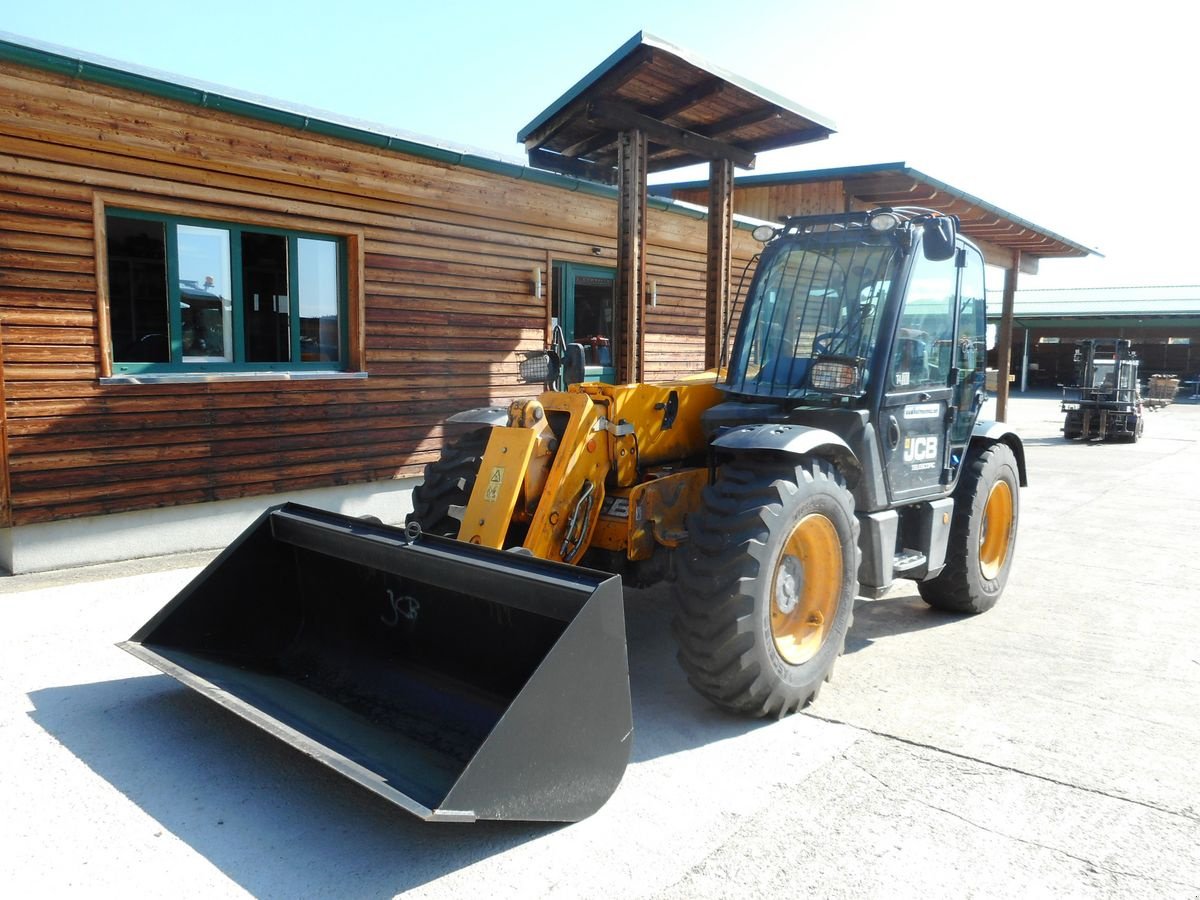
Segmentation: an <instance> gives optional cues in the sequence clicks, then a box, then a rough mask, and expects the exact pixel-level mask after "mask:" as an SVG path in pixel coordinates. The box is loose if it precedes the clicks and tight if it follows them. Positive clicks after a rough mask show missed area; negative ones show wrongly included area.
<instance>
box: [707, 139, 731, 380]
mask: <svg viewBox="0 0 1200 900" xmlns="http://www.w3.org/2000/svg"><path fill="white" fill-rule="evenodd" d="M708 171H709V175H708V274H707V284H706V287H707V290H706V291H705V306H704V368H706V369H715V368H716V367H717V366H719V365H720V364H721V355H722V353H721V351H722V349H723V346H724V343H725V340H726V336H725V323H726V321H727V320H728V319H729V304H730V302H731V301H730V297H729V277H730V270H731V268H732V258H733V249H732V247H733V161H732V160H728V159H714V160H713V161H712V162H711V163H709V168H708Z"/></svg>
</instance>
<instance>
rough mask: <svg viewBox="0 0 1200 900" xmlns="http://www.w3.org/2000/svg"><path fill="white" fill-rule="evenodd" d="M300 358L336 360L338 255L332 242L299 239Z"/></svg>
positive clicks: (310, 360)
mask: <svg viewBox="0 0 1200 900" xmlns="http://www.w3.org/2000/svg"><path fill="white" fill-rule="evenodd" d="M296 245H297V246H296V256H297V263H298V267H299V276H298V277H299V281H300V285H299V288H300V298H299V300H300V359H301V360H303V361H304V362H317V361H320V360H326V361H336V360H337V359H338V355H339V354H338V258H337V245H336V244H335V243H334V242H333V241H319V240H313V239H311V238H299V239H298V240H297V241H296Z"/></svg>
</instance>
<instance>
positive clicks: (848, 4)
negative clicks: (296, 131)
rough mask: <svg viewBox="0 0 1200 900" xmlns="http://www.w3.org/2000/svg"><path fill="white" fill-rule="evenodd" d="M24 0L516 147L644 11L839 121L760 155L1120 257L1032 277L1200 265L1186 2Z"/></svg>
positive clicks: (25, 23) (165, 64)
mask: <svg viewBox="0 0 1200 900" xmlns="http://www.w3.org/2000/svg"><path fill="white" fill-rule="evenodd" d="M6 5H7V6H8V8H7V9H6V10H5V13H4V16H3V18H2V19H0V30H3V31H7V32H10V33H13V34H16V35H21V36H25V37H30V38H35V39H38V40H42V41H48V42H51V43H56V44H60V45H63V46H66V47H71V48H75V49H79V50H84V51H87V52H90V53H96V54H101V55H104V56H109V57H112V58H114V59H119V60H123V61H127V62H131V63H135V64H137V65H141V66H149V67H153V68H157V69H163V70H166V71H168V72H174V73H178V74H181V75H187V76H190V77H193V78H199V79H203V80H205V81H210V82H214V83H217V84H222V85H229V86H232V87H235V88H238V89H241V90H243V91H252V92H255V93H259V94H263V95H266V96H268V97H273V98H278V99H281V100H288V101H292V102H295V103H302V104H305V105H308V106H313V107H317V108H321V109H327V110H331V111H333V112H336V113H339V114H342V115H349V116H357V117H360V118H363V119H368V120H371V121H374V122H379V123H382V124H386V125H391V126H395V127H398V128H402V129H404V130H407V131H410V132H415V133H417V134H422V135H427V136H429V137H430V138H433V139H435V140H438V141H440V142H445V143H452V144H456V145H463V146H468V147H476V148H480V149H484V150H488V151H490V152H492V153H496V154H501V155H505V156H508V157H510V158H513V159H515V160H520V159H521V158H522V155H521V148H520V146H519V145H518V144H517V143H516V133H517V130H518V129H519V128H521V127H522V126H523V125H525V124H526V123H527V122H529V121H530V120H531V119H532V118H533V117H534V116H535V115H536V114H537V113H539V112H541V111H542V110H543V109H545V108H546V107H547V106H548V105H549V104H550V103H551V102H552V101H553V100H555V99H556V98H557V97H558V96H559V95H560V94H561V93H563V92H564V91H565V90H566V89H567V88H568V87H570V86H571V85H572V84H573V83H574V82H575V81H576V80H578V79H579V78H580V77H581V76H583V75H584V74H585V73H586V72H588V71H589V70H590V69H591V68H592V67H593V66H595V65H596V64H597V63H599V62H600V61H601V60H603V59H604V58H605V57H606V56H608V55H609V54H610V53H611V52H612V51H613V50H615V49H616V48H617V47H618V46H620V45H621V44H622V43H623V42H624V41H626V40H627V39H628V38H629V37H631V36H632V35H633V34H635V33H636V32H637V31H639V30H645V31H648V32H650V33H652V34H654V35H656V36H658V37H660V38H663V39H665V40H667V41H670V42H672V43H675V44H677V45H680V46H682V47H685V48H687V49H688V50H690V51H692V52H694V53H696V54H698V55H699V56H701V57H703V58H704V59H706V60H708V61H709V62H711V63H714V64H716V65H718V66H721V67H723V68H725V69H728V70H731V71H733V72H736V73H738V74H739V75H742V76H744V77H746V78H749V79H751V80H753V81H757V82H759V83H760V84H762V85H763V86H765V87H767V88H770V89H772V90H774V91H775V92H777V93H779V94H782V95H783V96H785V97H788V98H789V99H791V100H793V101H795V102H796V103H799V104H800V105H802V106H805V107H807V108H809V109H811V110H813V111H815V112H818V113H820V114H821V115H823V116H825V117H827V118H829V119H832V120H833V121H834V122H835V123H836V125H837V127H838V131H839V133H838V134H837V135H836V136H834V137H833V138H831V139H830V140H829V141H826V142H823V143H820V144H815V145H808V146H805V147H799V148H795V149H792V150H784V151H775V152H772V153H767V154H762V155H761V156H760V158H759V165H758V169H757V171H758V172H783V171H791V170H795V169H807V168H820V167H826V166H841V165H858V164H865V163H876V162H891V161H897V160H903V161H906V162H908V163H909V164H910V165H912V166H914V167H916V168H918V169H920V170H921V171H923V172H925V173H926V174H928V175H931V176H933V177H934V178H937V179H939V180H942V181H945V182H947V183H949V184H952V185H954V186H955V187H958V188H961V189H962V190H965V191H967V192H969V193H972V194H974V195H976V196H978V197H981V198H983V199H985V200H987V201H989V202H991V203H994V204H996V205H998V206H1000V207H1002V208H1004V209H1007V210H1009V211H1010V212H1012V213H1014V214H1016V215H1019V216H1021V217H1023V218H1026V219H1029V220H1031V221H1033V222H1035V223H1037V224H1039V225H1041V226H1043V227H1045V228H1048V229H1050V230H1052V231H1055V232H1058V233H1059V234H1062V235H1064V236H1065V237H1068V238H1071V239H1072V240H1075V241H1078V242H1080V243H1083V244H1086V245H1088V246H1091V247H1096V248H1098V249H1099V250H1101V252H1103V253H1104V254H1105V256H1106V258H1104V259H1095V258H1093V259H1091V260H1088V261H1080V260H1066V261H1050V262H1046V263H1043V264H1042V274H1040V275H1039V276H1038V277H1036V278H1029V277H1023V278H1022V281H1021V287H1025V288H1033V287H1073V286H1103V285H1111V286H1118V285H1141V284H1200V271H1198V270H1197V262H1196V260H1197V257H1198V254H1197V253H1196V252H1195V250H1194V249H1193V240H1192V238H1191V236H1190V233H1187V232H1189V231H1190V229H1186V228H1183V227H1181V226H1180V225H1179V224H1176V222H1177V220H1179V219H1181V218H1183V217H1185V216H1187V215H1188V214H1190V213H1191V212H1193V211H1195V210H1197V209H1200V188H1198V187H1197V185H1196V181H1195V179H1194V178H1193V177H1192V175H1191V173H1192V170H1193V166H1194V157H1195V154H1196V141H1195V136H1196V126H1195V124H1194V119H1195V116H1194V114H1193V113H1192V112H1191V110H1192V109H1193V107H1194V103H1193V99H1194V98H1193V96H1192V95H1194V93H1195V91H1196V89H1197V87H1198V86H1200V78H1198V77H1197V75H1196V70H1195V63H1194V60H1195V56H1196V49H1195V45H1194V40H1193V37H1194V27H1193V13H1191V12H1188V11H1187V10H1188V7H1187V4H1185V3H1181V2H1178V0H1140V2H1137V3H1128V4H1116V3H1111V2H1104V0H1100V2H1090V3H1089V2H1076V0H1036V2H1035V0H1005V2H989V3H983V2H973V0H955V2H947V3H923V2H910V3H903V2H897V0H823V2H812V0H786V2H776V0H758V2H746V3H732V2H726V3H718V2H712V0H690V2H684V0H664V2H651V0H640V2H639V0H609V2H601V3H596V4H586V5H585V4H581V3H571V2H565V3H564V2H561V0H560V2H557V3H545V2H542V0H526V2H523V3H516V4H508V3H505V4H501V3H495V2H491V3H481V2H463V3H457V2H450V0H447V2H441V3H436V2H432V3H427V2H423V3H410V2H403V0H393V2H383V0H361V2H358V0H342V2H340V3H338V2H329V0H324V2H310V0H290V2H275V0H239V2H230V0H203V2H200V3H193V2H182V3H166V2H162V0H123V2H121V3H118V4H102V3H96V2H94V0H68V2H54V0H43V2H38V3H30V2H24V3H19V2H12V3H9V4H6ZM682 174H684V175H687V174H689V173H682ZM992 286H998V285H995V284H993V285H992Z"/></svg>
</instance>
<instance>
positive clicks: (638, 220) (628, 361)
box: [616, 129, 646, 383]
mask: <svg viewBox="0 0 1200 900" xmlns="http://www.w3.org/2000/svg"><path fill="white" fill-rule="evenodd" d="M617 149H618V165H617V194H618V199H617V280H616V291H617V296H616V306H617V322H618V331H617V334H618V335H619V337H618V340H619V341H620V346H619V348H618V353H617V381H618V382H620V383H628V382H635V381H641V380H642V379H643V377H644V374H645V357H646V351H645V340H646V337H645V331H644V316H645V303H644V297H645V292H646V135H645V134H644V133H643V132H641V131H640V130H638V129H630V130H627V131H622V132H621V134H620V136H619V138H618V140H617Z"/></svg>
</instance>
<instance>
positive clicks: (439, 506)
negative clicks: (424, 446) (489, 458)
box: [404, 428, 491, 537]
mask: <svg viewBox="0 0 1200 900" xmlns="http://www.w3.org/2000/svg"><path fill="white" fill-rule="evenodd" d="M490 434H491V429H490V428H478V429H476V430H474V431H468V432H466V433H465V434H462V435H459V436H458V437H457V438H456V439H455V440H453V441H452V442H450V443H448V444H447V445H446V446H445V447H444V448H443V449H442V455H441V457H440V458H438V459H437V460H435V461H434V462H431V463H429V464H428V465H427V466H426V467H425V478H424V480H423V481H422V482H421V484H419V485H418V486H417V487H416V488H414V489H413V494H412V500H413V511H412V512H411V513H409V514H408V516H407V517H405V520H404V521H405V524H410V523H412V522H419V523H420V525H421V530H422V531H424V532H426V533H429V534H440V535H443V536H445V537H458V529H459V526H460V525H461V524H462V523H461V522H459V520H458V519H456V518H455V517H454V516H452V515H450V507H451V506H466V504H467V500H469V499H470V497H471V489H472V488H474V487H475V477H476V475H478V474H479V464H480V461H481V460H482V459H483V451H484V448H486V447H487V442H488V437H489V436H490Z"/></svg>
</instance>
